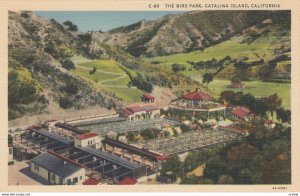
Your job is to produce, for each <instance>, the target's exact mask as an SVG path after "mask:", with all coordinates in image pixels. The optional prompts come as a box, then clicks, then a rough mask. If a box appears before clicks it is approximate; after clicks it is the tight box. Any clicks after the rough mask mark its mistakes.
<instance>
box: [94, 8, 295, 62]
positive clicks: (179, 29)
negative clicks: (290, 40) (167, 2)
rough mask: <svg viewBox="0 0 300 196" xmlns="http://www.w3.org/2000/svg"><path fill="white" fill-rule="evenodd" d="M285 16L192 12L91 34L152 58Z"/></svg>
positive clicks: (209, 43) (210, 42)
mask: <svg viewBox="0 0 300 196" xmlns="http://www.w3.org/2000/svg"><path fill="white" fill-rule="evenodd" d="M288 17H289V12H286V11H274V12H273V11H194V12H187V13H183V14H176V15H166V16H164V17H162V18H160V19H158V20H154V21H140V22H137V23H135V24H131V25H128V26H124V27H119V28H116V29H112V30H111V31H109V32H105V33H103V32H94V33H93V34H94V36H95V37H98V39H99V40H101V41H102V42H104V43H107V44H109V45H115V46H121V47H122V48H123V49H125V50H126V51H127V52H129V53H130V54H132V55H133V56H136V57H138V56H143V57H153V56H162V55H169V54H175V53H183V52H190V51H194V50H198V49H204V48H207V47H209V46H212V45H215V44H217V43H220V42H222V41H224V40H227V39H229V38H230V37H232V36H233V35H236V34H238V33H240V32H241V31H242V30H244V29H246V28H248V27H250V26H252V25H255V24H258V23H261V22H262V21H263V20H266V19H270V18H271V19H273V20H274V21H275V22H281V21H283V20H287V19H288Z"/></svg>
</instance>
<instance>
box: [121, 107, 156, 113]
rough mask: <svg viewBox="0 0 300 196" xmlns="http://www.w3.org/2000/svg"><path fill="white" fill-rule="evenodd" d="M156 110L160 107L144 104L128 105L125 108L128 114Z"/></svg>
mask: <svg viewBox="0 0 300 196" xmlns="http://www.w3.org/2000/svg"><path fill="white" fill-rule="evenodd" d="M154 110H158V108H157V107H156V106H155V105H142V106H131V107H127V108H125V109H124V110H123V112H125V113H126V114H128V115H131V114H134V113H136V112H142V111H145V112H151V111H154Z"/></svg>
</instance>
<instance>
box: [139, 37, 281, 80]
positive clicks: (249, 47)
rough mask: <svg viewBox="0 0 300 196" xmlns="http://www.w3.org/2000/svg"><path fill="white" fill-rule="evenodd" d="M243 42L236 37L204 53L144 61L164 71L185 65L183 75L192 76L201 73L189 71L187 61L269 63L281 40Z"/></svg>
mask: <svg viewBox="0 0 300 196" xmlns="http://www.w3.org/2000/svg"><path fill="white" fill-rule="evenodd" d="M241 40H242V37H239V36H234V37H232V38H231V39H229V40H227V41H224V42H221V43H220V44H217V45H214V46H211V47H208V48H206V49H204V50H203V51H201V50H197V51H193V52H189V53H180V54H173V55H168V56H160V57H153V58H145V59H144V60H145V61H148V62H153V61H159V62H160V63H159V64H157V66H159V67H161V68H162V69H171V65H172V64H174V63H178V64H183V65H185V66H186V68H187V69H186V70H185V71H183V73H184V74H185V75H192V74H193V72H197V73H198V72H199V71H196V70H194V69H193V70H188V69H189V68H191V67H192V66H191V65H190V64H189V63H188V62H187V61H192V62H199V61H207V60H211V59H213V58H215V59H217V60H221V59H223V58H225V57H226V56H230V57H231V58H234V59H239V58H241V57H248V58H249V60H248V61H249V62H252V61H257V60H260V59H262V58H263V59H264V60H265V61H267V60H270V59H272V58H274V54H273V51H274V49H275V48H278V47H279V45H280V40H278V39H277V37H276V36H265V37H264V36H262V37H259V38H258V39H256V40H255V41H254V42H253V43H251V44H247V43H240V42H241Z"/></svg>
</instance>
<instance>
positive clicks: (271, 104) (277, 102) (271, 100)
mask: <svg viewBox="0 0 300 196" xmlns="http://www.w3.org/2000/svg"><path fill="white" fill-rule="evenodd" d="M281 103H282V100H281V98H279V97H278V95H277V93H275V94H273V95H270V96H269V97H268V98H267V99H266V106H267V108H268V110H269V111H270V112H271V115H272V120H273V114H274V112H275V111H276V110H277V109H278V108H280V106H281Z"/></svg>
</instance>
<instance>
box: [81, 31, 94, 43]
mask: <svg viewBox="0 0 300 196" xmlns="http://www.w3.org/2000/svg"><path fill="white" fill-rule="evenodd" d="M78 39H79V41H80V43H81V44H86V45H90V44H91V41H92V35H91V34H90V33H85V34H79V35H78Z"/></svg>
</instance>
